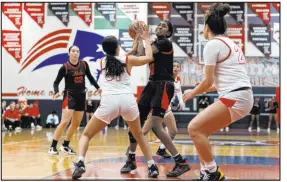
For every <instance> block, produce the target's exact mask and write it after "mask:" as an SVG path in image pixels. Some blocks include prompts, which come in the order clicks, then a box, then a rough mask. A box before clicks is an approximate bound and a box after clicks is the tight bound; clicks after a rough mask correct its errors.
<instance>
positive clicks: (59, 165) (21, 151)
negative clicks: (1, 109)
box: [2, 128, 280, 180]
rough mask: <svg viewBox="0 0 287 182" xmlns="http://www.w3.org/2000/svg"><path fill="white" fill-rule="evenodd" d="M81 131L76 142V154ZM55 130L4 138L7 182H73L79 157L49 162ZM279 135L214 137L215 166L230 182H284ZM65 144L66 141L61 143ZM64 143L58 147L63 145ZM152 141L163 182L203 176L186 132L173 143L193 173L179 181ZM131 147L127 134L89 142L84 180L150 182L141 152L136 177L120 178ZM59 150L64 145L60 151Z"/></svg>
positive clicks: (4, 177)
mask: <svg viewBox="0 0 287 182" xmlns="http://www.w3.org/2000/svg"><path fill="white" fill-rule="evenodd" d="M82 130H83V128H81V129H80V130H79V131H77V133H76V134H75V136H74V137H73V139H72V141H71V144H70V145H71V146H72V147H73V148H74V149H75V151H77V146H78V140H79V138H80V135H81V133H82ZM53 131H54V129H42V130H41V131H33V130H30V129H24V130H22V131H21V132H18V133H15V132H14V131H13V132H2V180H20V179H25V180H29V179H30V180H33V179H34V180H35V179H38V180H43V179H45V180H69V179H71V173H72V171H73V167H74V166H73V161H76V158H77V157H76V156H68V155H66V154H63V153H60V155H59V156H48V154H47V152H48V149H49V146H50V144H51V141H52V135H53ZM279 136H280V134H278V133H276V131H272V132H271V133H270V134H268V133H267V132H266V130H262V131H261V132H260V133H257V132H256V131H252V132H251V133H249V132H248V131H247V129H246V130H232V129H231V130H230V131H229V132H228V133H226V132H218V133H216V134H214V135H212V136H211V137H210V139H211V143H212V145H213V152H214V155H215V161H216V162H217V163H218V164H219V165H220V167H221V169H222V171H223V172H224V173H225V175H226V176H227V178H228V180H279V177H280V174H279V167H280V154H279V149H280V141H279V140H280V137H279ZM62 140H63V138H62ZM62 140H61V141H60V142H59V143H60V144H61V143H62ZM148 140H149V141H150V146H151V148H152V152H153V154H154V160H155V162H156V163H157V164H158V167H159V172H160V175H159V177H158V180H191V179H192V178H195V177H196V176H197V175H198V174H199V165H198V164H199V161H198V158H197V155H196V151H195V148H194V145H193V143H192V141H191V140H190V138H189V136H188V135H187V131H186V129H179V134H178V135H177V136H176V138H175V140H174V142H175V144H176V147H177V149H178V151H179V152H180V153H181V154H182V155H183V156H184V157H186V158H187V159H188V162H189V163H190V166H191V170H190V171H189V172H187V173H185V174H184V175H182V176H180V177H178V178H167V177H166V176H165V173H167V172H168V171H170V170H172V168H173V166H174V162H173V159H163V158H161V157H159V156H157V155H156V154H155V152H156V151H157V149H158V147H159V142H158V140H157V139H156V137H155V136H154V135H153V133H151V132H150V133H149V134H148ZM127 145H128V135H127V130H124V129H122V128H120V129H119V130H116V129H114V128H108V129H107V130H106V131H105V132H101V133H99V134H98V135H96V136H95V138H93V139H92V141H91V142H90V147H89V151H88V153H87V157H86V168H87V171H86V173H85V174H84V175H83V177H82V179H83V180H131V179H132V180H150V179H149V178H148V175H147V165H146V163H145V158H144V157H143V154H142V152H141V151H140V149H139V148H138V150H137V166H138V168H137V172H136V173H135V174H120V168H121V167H122V166H123V165H124V163H125V160H126V156H125V152H126V149H127ZM58 147H59V145H58Z"/></svg>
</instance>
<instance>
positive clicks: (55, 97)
mask: <svg viewBox="0 0 287 182" xmlns="http://www.w3.org/2000/svg"><path fill="white" fill-rule="evenodd" d="M60 96H61V94H60V93H59V92H58V93H56V94H54V96H53V100H55V99H57V98H58V97H60Z"/></svg>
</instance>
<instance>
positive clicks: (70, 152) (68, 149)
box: [60, 145, 76, 155]
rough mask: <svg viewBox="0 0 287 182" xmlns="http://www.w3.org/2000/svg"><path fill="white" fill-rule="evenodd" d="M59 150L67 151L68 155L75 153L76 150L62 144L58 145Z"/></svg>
mask: <svg viewBox="0 0 287 182" xmlns="http://www.w3.org/2000/svg"><path fill="white" fill-rule="evenodd" d="M60 151H61V152H65V153H67V154H68V155H76V152H74V151H73V149H72V148H71V147H70V146H64V145H62V146H61V147H60Z"/></svg>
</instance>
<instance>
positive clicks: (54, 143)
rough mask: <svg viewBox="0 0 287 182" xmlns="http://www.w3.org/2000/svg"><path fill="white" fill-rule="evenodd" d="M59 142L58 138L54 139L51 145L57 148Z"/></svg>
mask: <svg viewBox="0 0 287 182" xmlns="http://www.w3.org/2000/svg"><path fill="white" fill-rule="evenodd" d="M57 144H58V141H57V140H53V142H52V145H51V147H53V148H56V147H57Z"/></svg>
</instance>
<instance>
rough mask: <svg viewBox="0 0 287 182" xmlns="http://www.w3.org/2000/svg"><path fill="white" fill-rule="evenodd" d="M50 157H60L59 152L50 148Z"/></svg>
mask: <svg viewBox="0 0 287 182" xmlns="http://www.w3.org/2000/svg"><path fill="white" fill-rule="evenodd" d="M48 155H59V152H58V150H57V149H56V150H54V149H53V147H50V149H49V151H48Z"/></svg>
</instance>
